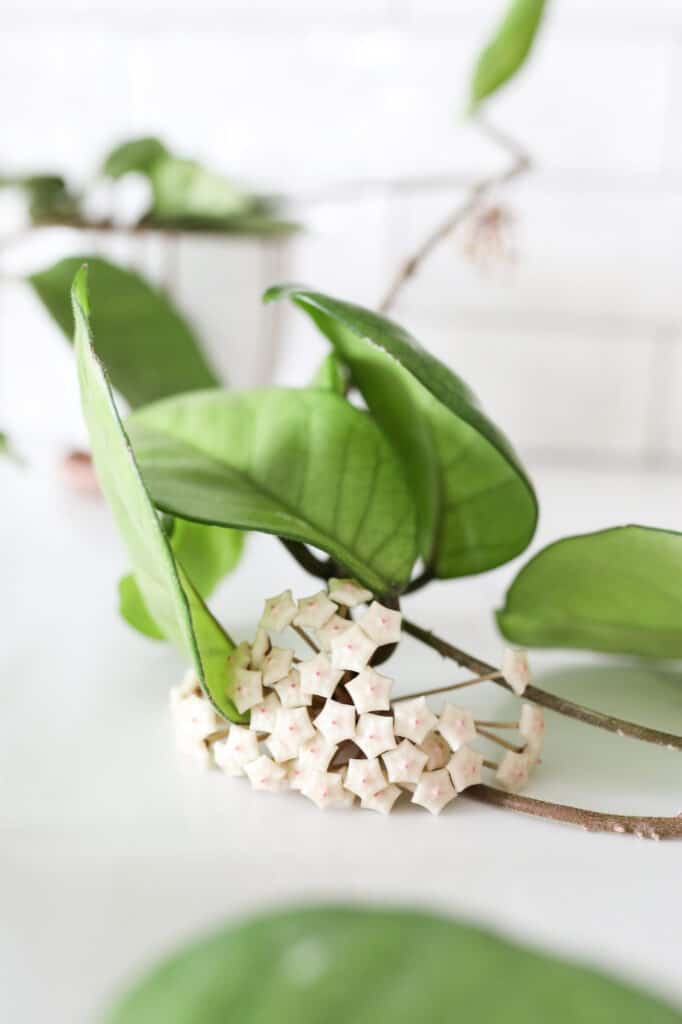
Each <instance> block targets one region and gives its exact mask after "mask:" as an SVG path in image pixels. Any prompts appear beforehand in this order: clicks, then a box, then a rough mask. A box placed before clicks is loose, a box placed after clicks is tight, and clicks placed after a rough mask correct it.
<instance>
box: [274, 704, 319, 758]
mask: <svg viewBox="0 0 682 1024" xmlns="http://www.w3.org/2000/svg"><path fill="white" fill-rule="evenodd" d="M272 735H273V737H274V738H275V739H276V740H277V741H278V742H279V743H282V744H283V745H285V746H286V747H288V748H289V750H291V751H292V753H291V755H290V756H291V757H296V756H297V755H298V752H299V750H300V749H301V747H302V746H303V744H304V743H305V742H306V740H309V739H311V738H312V737H313V736H314V735H315V729H314V727H313V724H312V722H311V721H310V718H309V717H308V712H307V711H306V709H305V708H280V709H279V711H278V712H277V718H276V720H275V729H274V732H273V734H272Z"/></svg>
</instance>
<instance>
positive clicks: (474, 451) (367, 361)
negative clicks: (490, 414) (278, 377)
mask: <svg viewBox="0 0 682 1024" xmlns="http://www.w3.org/2000/svg"><path fill="white" fill-rule="evenodd" d="M282 295H288V296H289V297H290V298H291V299H292V301H293V302H295V303H296V304H297V305H298V306H300V307H301V309H303V310H304V311H305V312H306V313H307V314H308V315H309V316H310V317H311V318H312V320H313V321H314V322H315V323H316V324H317V326H318V327H319V328H320V330H321V331H322V332H323V333H324V334H325V335H326V336H327V338H328V339H329V341H330V342H331V343H332V345H333V346H334V350H335V351H336V353H337V355H338V356H339V357H340V358H341V359H343V360H344V362H346V363H347V364H348V366H349V367H350V370H351V373H352V376H353V382H354V384H355V385H356V386H357V387H358V388H359V389H360V391H361V392H362V394H363V396H364V398H365V401H366V402H367V405H368V406H369V408H370V410H371V412H372V414H373V416H374V417H375V419H376V420H377V421H378V422H379V424H380V425H381V426H382V428H383V429H384V431H385V433H386V435H387V437H388V438H389V439H390V441H391V443H392V444H393V445H394V446H395V449H396V451H397V452H398V453H399V455H400V457H401V459H402V461H403V464H404V466H405V471H406V473H407V475H408V477H409V480H410V484H411V492H412V494H413V495H414V496H415V500H416V502H417V506H418V509H417V510H418V530H419V550H420V553H421V555H422V557H423V558H424V560H425V562H426V565H427V566H428V567H429V568H430V570H431V571H432V572H433V574H434V575H435V576H438V577H441V578H447V577H453V576H466V575H470V574H472V573H478V572H484V571H485V570H486V569H492V568H494V567H495V566H496V565H501V564H502V563H503V562H507V561H509V559H511V558H514V557H515V556H516V555H518V554H519V553H520V552H521V551H523V550H524V549H525V548H526V547H527V545H528V544H529V542H530V540H531V538H532V536H533V533H534V531H535V525H536V522H537V502H536V499H535V494H534V492H533V488H532V486H531V483H530V481H529V479H528V477H527V476H526V474H525V472H524V470H523V468H522V466H521V464H520V462H519V461H518V459H517V456H516V455H515V453H514V451H513V449H512V447H511V445H510V444H509V442H508V441H507V439H506V438H505V437H504V436H503V435H502V434H501V433H500V431H499V430H498V429H497V427H495V426H494V424H493V423H491V421H490V420H489V419H488V418H487V417H486V416H485V414H484V413H483V412H482V411H481V409H480V408H479V406H478V404H477V402H476V399H475V398H474V396H473V395H472V394H471V392H470V391H469V389H468V388H467V386H466V385H465V384H464V383H463V381H461V380H460V379H459V377H457V376H456V375H455V374H454V373H452V371H451V370H449V369H448V367H447V366H445V365H444V364H443V363H441V362H439V360H438V359H436V358H435V357H434V356H432V355H431V354H430V353H429V352H427V351H426V350H425V349H423V348H422V347H421V346H420V345H419V343H418V342H417V341H416V340H415V339H414V338H412V337H411V335H409V334H408V332H407V331H405V330H404V329H403V328H402V327H399V326H398V324H395V323H393V322H392V321H391V320H387V319H385V318H384V317H381V316H378V315H377V314H376V313H372V312H370V311H369V310H367V309H363V308H362V307H360V306H354V305H351V304H350V303H347V302H341V301H339V300H338V299H332V298H330V297H329V296H327V295H321V294H320V293H319V292H311V291H307V290H305V289H302V288H299V287H295V286H280V287H277V288H271V289H270V290H269V291H268V292H267V293H266V296H265V298H266V301H269V300H271V299H276V298H280V297H281V296H282Z"/></svg>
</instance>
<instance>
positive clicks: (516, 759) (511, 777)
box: [495, 750, 531, 793]
mask: <svg viewBox="0 0 682 1024" xmlns="http://www.w3.org/2000/svg"><path fill="white" fill-rule="evenodd" d="M530 769H531V761H530V758H529V756H528V754H525V753H524V754H515V753H514V751H513V750H510V751H509V753H507V754H505V755H504V757H503V758H502V760H501V762H500V766H499V768H498V769H497V772H496V774H495V778H496V779H497V780H498V782H501V783H502V785H503V786H504V788H505V789H508V790H510V792H512V793H516V792H517V791H518V790H519V789H523V787H524V786H525V785H526V783H527V782H528V776H529V775H530Z"/></svg>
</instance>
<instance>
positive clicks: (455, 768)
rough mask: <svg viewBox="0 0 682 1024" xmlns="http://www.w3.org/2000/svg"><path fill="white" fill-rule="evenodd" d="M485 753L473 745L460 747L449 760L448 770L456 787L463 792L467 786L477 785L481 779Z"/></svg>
mask: <svg viewBox="0 0 682 1024" xmlns="http://www.w3.org/2000/svg"><path fill="white" fill-rule="evenodd" d="M482 768H483V754H479V752H478V751H477V750H472V749H471V747H460V748H459V750H457V751H456V752H455V753H454V754H453V755H452V757H451V758H450V760H449V762H448V771H449V772H450V778H451V779H452V781H453V783H454V786H455V789H456V790H457V792H458V793H461V792H462V791H463V790H465V789H466V788H467V786H477V785H478V783H479V782H480V781H481V769H482Z"/></svg>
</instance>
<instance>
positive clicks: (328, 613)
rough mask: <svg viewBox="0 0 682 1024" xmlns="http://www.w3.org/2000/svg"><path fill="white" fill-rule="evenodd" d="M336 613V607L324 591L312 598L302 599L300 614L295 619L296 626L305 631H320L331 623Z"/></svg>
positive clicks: (299, 603) (299, 605)
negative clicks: (327, 623)
mask: <svg viewBox="0 0 682 1024" xmlns="http://www.w3.org/2000/svg"><path fill="white" fill-rule="evenodd" d="M335 612H336V605H335V604H334V602H333V601H330V600H329V598H328V597H327V595H326V593H325V592H324V590H320V591H319V593H317V594H313V595H312V596H311V597H302V598H301V599H300V601H299V602H298V613H297V615H296V618H295V619H294V625H295V626H302V627H303V628H304V629H306V628H307V629H320V627H321V626H324V624H325V622H329V620H330V619H331V617H332V615H334V614H335Z"/></svg>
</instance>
